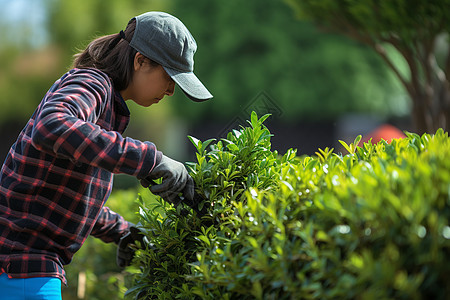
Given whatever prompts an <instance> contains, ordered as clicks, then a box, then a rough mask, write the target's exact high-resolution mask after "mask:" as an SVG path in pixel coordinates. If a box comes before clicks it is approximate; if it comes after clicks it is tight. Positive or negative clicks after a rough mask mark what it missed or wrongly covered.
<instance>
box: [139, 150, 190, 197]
mask: <svg viewBox="0 0 450 300" xmlns="http://www.w3.org/2000/svg"><path fill="white" fill-rule="evenodd" d="M159 178H162V182H161V183H160V184H153V182H154V180H156V179H159ZM141 184H142V186H144V187H148V186H150V191H151V192H152V193H153V194H155V195H158V196H161V198H163V199H164V200H165V201H167V202H169V203H173V204H177V203H178V202H179V201H180V199H181V198H180V197H179V194H180V193H182V194H183V196H184V197H185V198H187V199H189V200H192V199H193V198H194V180H193V179H192V177H191V176H190V175H189V174H188V172H187V170H186V167H185V166H184V165H183V164H182V163H180V162H178V161H176V160H173V159H171V158H169V157H167V156H165V155H162V157H161V160H160V161H159V163H158V164H157V165H156V166H155V167H154V168H153V170H152V172H151V173H150V174H149V175H148V176H147V177H146V178H144V179H142V180H141Z"/></svg>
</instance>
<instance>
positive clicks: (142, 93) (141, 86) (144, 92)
mask: <svg viewBox="0 0 450 300" xmlns="http://www.w3.org/2000/svg"><path fill="white" fill-rule="evenodd" d="M174 89H175V81H173V79H172V78H170V76H169V75H168V74H167V72H166V71H165V70H164V68H163V67H162V66H161V65H152V64H151V63H150V61H149V60H148V59H147V58H145V57H144V56H143V55H142V54H140V53H137V54H136V56H135V59H134V75H133V79H132V81H131V83H130V84H129V86H128V87H127V89H126V96H127V98H128V99H131V100H133V101H134V102H136V103H137V104H138V105H141V106H144V107H148V106H150V105H152V104H155V103H158V102H159V101H160V100H161V99H162V98H164V96H165V95H167V96H172V95H173V92H174ZM122 96H124V95H123V94H122ZM124 99H125V97H124ZM125 100H127V99H125Z"/></svg>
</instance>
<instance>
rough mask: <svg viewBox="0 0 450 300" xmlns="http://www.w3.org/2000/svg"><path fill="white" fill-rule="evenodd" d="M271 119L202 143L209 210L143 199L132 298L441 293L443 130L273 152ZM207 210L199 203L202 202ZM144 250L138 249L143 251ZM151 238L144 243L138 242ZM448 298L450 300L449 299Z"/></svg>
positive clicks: (444, 261) (447, 231)
mask: <svg viewBox="0 0 450 300" xmlns="http://www.w3.org/2000/svg"><path fill="white" fill-rule="evenodd" d="M267 117H268V115H266V116H263V117H261V118H258V117H257V116H256V114H255V113H252V115H251V119H250V121H249V122H248V123H249V126H248V127H242V128H241V129H240V130H233V131H232V132H230V133H229V134H228V136H227V138H226V139H222V140H219V141H217V140H213V139H211V140H208V141H205V142H201V141H199V140H197V139H195V138H193V137H190V140H191V142H192V143H193V144H194V146H195V147H196V149H197V154H196V158H197V161H196V162H195V163H191V164H190V165H189V167H190V174H191V175H192V177H193V178H194V181H195V183H196V191H197V192H198V193H199V194H200V195H201V196H202V197H203V199H204V201H203V202H202V203H201V205H206V207H207V210H208V211H209V215H207V216H204V217H203V218H200V217H199V216H197V215H196V214H195V213H194V212H193V211H192V210H191V211H190V212H191V214H188V215H187V216H185V215H183V214H182V213H181V211H180V208H179V207H178V208H176V207H174V206H172V205H169V204H167V203H164V202H163V201H162V200H159V201H158V202H156V204H155V202H152V203H148V201H145V199H142V197H141V200H140V216H141V225H142V227H143V229H144V230H145V231H146V237H147V239H148V241H149V243H148V244H147V245H137V248H138V250H137V252H136V253H137V255H136V258H135V260H134V262H133V264H134V267H133V269H132V270H134V273H135V274H134V283H133V286H132V287H131V288H130V289H129V290H128V292H127V295H129V296H130V297H135V298H136V299H139V298H144V299H446V297H448V295H450V286H449V285H448V283H449V282H450V262H449V254H450V252H449V250H450V227H449V219H450V196H449V191H450V160H449V159H448V158H449V157H450V140H449V138H448V133H446V132H444V131H443V130H438V131H437V132H436V133H435V134H424V135H422V136H418V135H417V134H414V133H409V132H406V134H407V137H406V138H404V139H394V140H392V141H391V142H387V141H381V142H379V143H377V144H372V143H371V142H370V141H369V142H368V143H363V144H362V145H359V141H360V139H361V137H360V136H359V137H358V138H357V139H356V140H355V141H354V143H352V144H350V145H347V144H346V143H345V142H342V141H341V144H342V145H343V146H344V147H345V149H346V150H347V151H348V153H347V154H345V155H344V154H341V153H335V152H334V150H333V149H328V148H326V149H323V150H322V149H319V150H318V152H317V153H316V155H314V156H301V157H300V156H297V155H296V151H295V150H292V149H291V150H289V151H287V153H285V154H284V155H279V154H278V153H277V152H276V151H272V150H271V148H270V147H271V144H270V138H271V134H270V132H269V130H268V129H267V128H266V127H265V126H264V125H263V122H264V120H265V119H266V118H267ZM200 208H201V207H200ZM139 246H141V247H142V248H143V249H141V247H139ZM143 246H145V247H143ZM447 299H448V298H447Z"/></svg>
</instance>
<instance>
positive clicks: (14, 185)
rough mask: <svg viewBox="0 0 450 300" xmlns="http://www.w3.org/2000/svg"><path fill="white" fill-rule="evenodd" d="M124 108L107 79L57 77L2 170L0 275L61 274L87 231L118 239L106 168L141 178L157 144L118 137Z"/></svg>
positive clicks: (122, 225)
mask: <svg viewBox="0 0 450 300" xmlns="http://www.w3.org/2000/svg"><path fill="white" fill-rule="evenodd" d="M129 115H130V113H129V111H128V108H127V106H126V104H125V101H124V100H123V99H122V97H121V96H120V94H119V93H117V92H115V91H114V88H113V86H112V83H111V81H110V79H109V78H108V76H107V75H106V74H104V73H102V72H100V71H98V70H95V69H73V70H71V71H69V72H68V73H66V74H65V75H64V76H63V77H61V78H60V79H59V80H58V81H56V82H55V83H54V85H53V86H52V87H51V88H50V90H49V91H48V92H47V94H46V95H45V97H44V99H43V100H42V102H41V103H40V105H39V106H38V108H37V109H36V111H35V112H34V114H33V116H32V117H31V119H30V120H29V121H28V123H27V125H26V126H25V128H24V129H23V130H22V132H21V133H20V135H19V137H18V139H17V141H16V143H15V144H14V145H13V146H12V147H11V149H10V151H9V153H8V155H7V157H6V160H5V162H4V164H3V167H2V169H1V173H0V273H2V272H6V273H7V274H8V275H9V276H10V277H19V278H27V277H41V276H51V277H58V278H60V279H61V280H62V281H63V283H64V284H66V279H65V273H64V270H63V265H65V264H68V263H69V262H70V261H71V260H72V256H73V255H74V253H75V252H76V251H77V250H78V249H80V247H81V245H82V244H83V243H84V241H85V240H86V238H87V237H88V235H90V234H91V235H93V236H95V237H98V238H100V239H102V240H103V241H105V242H115V243H117V242H118V241H119V239H120V237H121V236H123V235H124V234H125V233H126V232H127V231H128V229H129V226H130V224H129V223H128V222H126V221H125V220H124V219H123V218H122V217H121V216H120V215H118V214H116V213H114V212H113V211H111V210H110V209H109V208H107V207H105V206H104V204H105V202H106V200H107V198H108V196H109V194H110V192H111V188H112V179H113V177H112V173H125V174H129V175H134V176H136V177H137V178H138V179H140V178H144V177H146V176H147V175H148V174H149V173H150V171H151V170H152V169H153V167H154V166H155V164H156V163H157V157H159V156H160V152H158V151H157V150H156V148H155V145H154V144H152V143H150V142H141V141H137V140H133V139H131V138H124V137H123V136H122V135H121V133H123V132H124V130H125V128H126V127H127V125H128V121H129Z"/></svg>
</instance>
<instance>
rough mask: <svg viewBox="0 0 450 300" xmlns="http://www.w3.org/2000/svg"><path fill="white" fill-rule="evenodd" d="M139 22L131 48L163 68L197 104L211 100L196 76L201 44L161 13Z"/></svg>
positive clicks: (140, 16)
mask: <svg viewBox="0 0 450 300" xmlns="http://www.w3.org/2000/svg"><path fill="white" fill-rule="evenodd" d="M135 19H136V29H135V31H134V35H133V38H132V39H131V42H130V46H131V47H133V48H134V49H136V50H137V51H139V52H140V53H141V54H143V55H144V56H146V57H148V58H149V59H151V60H153V61H155V62H157V63H158V64H160V65H161V66H162V67H163V68H164V69H165V70H166V72H167V74H169V76H170V77H171V78H172V79H173V80H174V81H175V82H176V83H177V84H178V86H179V87H180V88H181V89H182V90H183V92H184V93H185V94H186V95H187V96H188V97H189V98H190V99H192V100H193V101H196V102H201V101H205V100H208V99H211V98H212V97H213V96H212V95H211V93H210V92H209V91H208V90H207V89H206V87H205V86H204V85H203V84H202V83H201V81H200V80H199V79H198V78H197V76H195V74H194V53H195V51H197V43H196V42H195V39H194V37H193V36H192V35H191V33H190V32H189V30H188V29H187V28H186V26H184V24H183V23H182V22H181V21H180V20H179V19H177V18H176V17H174V16H172V15H170V14H168V13H164V12H157V11H152V12H147V13H144V14H142V15H139V16H137V17H135Z"/></svg>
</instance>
